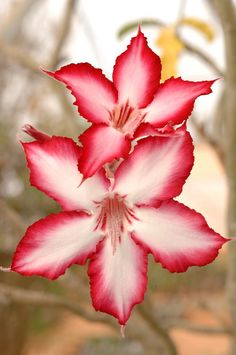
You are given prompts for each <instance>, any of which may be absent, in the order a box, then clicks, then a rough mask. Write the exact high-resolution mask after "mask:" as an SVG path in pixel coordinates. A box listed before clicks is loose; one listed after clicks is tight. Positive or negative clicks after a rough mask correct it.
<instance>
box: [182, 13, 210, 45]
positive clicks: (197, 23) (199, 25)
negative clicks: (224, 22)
mask: <svg viewBox="0 0 236 355" xmlns="http://www.w3.org/2000/svg"><path fill="white" fill-rule="evenodd" d="M180 25H187V26H191V27H193V28H194V29H196V30H198V31H199V32H201V33H202V34H203V35H204V36H205V38H206V39H207V40H208V41H212V40H213V38H214V31H213V28H212V26H210V25H209V24H208V23H206V22H204V21H202V20H199V19H198V18H195V17H185V18H183V19H182V20H180V21H179V23H178V26H180Z"/></svg>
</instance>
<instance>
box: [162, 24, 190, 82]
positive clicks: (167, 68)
mask: <svg viewBox="0 0 236 355" xmlns="http://www.w3.org/2000/svg"><path fill="white" fill-rule="evenodd" d="M156 45H157V46H158V47H159V48H161V50H162V54H161V62H162V74H161V80H162V81H165V80H166V79H168V78H170V77H171V76H176V75H177V63H178V58H179V55H180V53H181V51H182V49H183V48H184V45H183V43H182V42H181V41H180V40H179V39H178V37H177V36H176V29H175V27H174V26H167V27H163V28H162V29H161V31H160V33H159V36H158V38H157V40H156Z"/></svg>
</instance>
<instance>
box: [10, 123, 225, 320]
mask: <svg viewBox="0 0 236 355" xmlns="http://www.w3.org/2000/svg"><path fill="white" fill-rule="evenodd" d="M25 130H26V131H30V133H32V132H33V135H34V136H35V137H37V139H38V140H36V141H33V142H29V143H22V144H23V148H24V150H25V154H26V159H27V162H28V167H29V170H30V181H31V184H32V185H33V186H35V187H36V188H38V189H39V190H41V191H43V192H44V193H46V194H47V195H48V196H49V197H51V198H53V199H54V200H56V201H57V202H58V203H59V204H60V205H61V207H62V211H61V212H59V213H57V214H51V215H49V216H47V217H46V218H43V219H41V220H39V221H37V222H36V223H34V224H32V225H31V226H30V227H29V228H28V229H27V231H26V233H25V235H24V237H23V239H22V240H21V241H20V243H19V244H18V246H17V248H16V251H15V254H14V257H13V261H12V265H11V270H12V271H15V272H18V273H20V274H22V275H39V276H43V277H46V278H48V279H56V278H58V277H59V276H60V275H62V274H64V273H65V271H66V269H67V268H68V267H70V266H71V265H72V264H77V265H83V264H85V262H86V260H87V259H89V266H88V275H89V277H90V286H91V297H92V302H93V306H94V308H95V309H96V310H98V311H102V312H106V313H109V314H111V315H113V316H114V317H116V318H117V319H118V321H119V323H120V324H121V325H122V326H123V325H125V324H126V322H127V320H128V318H129V316H130V313H131V310H132V308H133V306H134V305H135V304H137V303H140V302H142V300H143V298H144V293H145V290H146V285H147V274H146V273H147V263H148V258H147V256H148V253H152V254H153V256H154V258H155V260H156V262H160V263H161V264H162V265H163V267H165V268H167V269H168V270H169V271H171V272H183V271H186V270H187V268H188V267H189V266H192V265H199V266H201V265H205V264H208V263H210V262H211V261H213V260H214V259H215V257H216V256H217V254H218V251H219V249H220V248H221V247H222V245H223V244H224V243H225V242H226V241H227V239H224V238H223V237H221V236H220V235H219V234H217V233H216V232H214V231H213V230H212V229H211V228H209V227H208V225H207V223H206V221H205V219H204V217H203V216H202V215H200V214H199V213H197V212H195V211H194V210H192V209H190V208H188V207H186V206H184V205H183V204H182V203H179V202H177V201H175V200H173V198H174V197H175V196H177V195H179V194H180V192H181V190H182V187H183V184H184V182H185V179H186V178H187V177H188V175H189V173H190V170H191V168H192V165H193V145H192V139H191V137H190V135H189V133H188V132H186V131H182V134H178V135H170V136H163V137H160V136H158V137H148V138H144V139H140V140H139V141H138V143H137V145H136V146H135V147H134V150H133V151H132V153H131V154H129V156H128V157H127V158H126V159H125V160H124V161H123V162H121V164H120V165H119V166H118V168H117V169H116V171H115V172H114V176H113V177H112V178H110V179H108V178H107V177H106V174H105V170H104V169H103V168H102V169H100V170H99V171H97V173H96V174H94V175H93V176H92V177H90V178H88V179H86V180H85V181H84V182H83V183H82V184H81V181H82V180H83V175H82V174H81V173H80V172H79V170H78V167H77V164H78V160H79V158H80V157H81V155H82V154H83V149H82V148H81V147H79V146H77V145H76V143H75V142H74V141H73V140H72V139H70V138H65V137H56V136H53V137H49V136H48V135H45V134H39V133H38V132H37V131H36V130H34V129H32V127H31V128H30V129H29V127H28V128H27V127H26V128H25ZM79 168H80V166H79Z"/></svg>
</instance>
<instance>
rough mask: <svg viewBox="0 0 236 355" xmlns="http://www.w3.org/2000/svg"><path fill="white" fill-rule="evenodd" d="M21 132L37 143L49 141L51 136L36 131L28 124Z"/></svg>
mask: <svg viewBox="0 0 236 355" xmlns="http://www.w3.org/2000/svg"><path fill="white" fill-rule="evenodd" d="M21 130H22V131H23V132H25V133H26V134H28V135H29V136H30V137H33V138H34V139H36V140H37V141H39V142H45V141H47V140H49V139H50V138H51V136H49V135H48V134H46V133H44V132H42V131H39V130H38V129H36V128H35V127H33V126H31V125H30V124H25V125H24V126H23V127H22V128H21Z"/></svg>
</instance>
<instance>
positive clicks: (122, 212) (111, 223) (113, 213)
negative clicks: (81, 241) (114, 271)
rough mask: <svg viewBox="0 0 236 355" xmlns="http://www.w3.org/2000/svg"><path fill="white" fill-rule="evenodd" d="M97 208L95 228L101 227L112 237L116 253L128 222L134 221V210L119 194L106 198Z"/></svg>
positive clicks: (113, 251)
mask: <svg viewBox="0 0 236 355" xmlns="http://www.w3.org/2000/svg"><path fill="white" fill-rule="evenodd" d="M97 208H98V209H99V214H98V217H97V223H96V227H95V230H96V229H97V228H101V229H102V230H103V232H104V234H105V235H106V236H107V237H108V238H110V241H111V246H112V253H113V255H114V254H115V252H116V250H117V246H118V244H119V243H120V242H121V238H122V235H123V232H124V230H125V228H126V225H127V223H128V224H131V222H132V218H133V212H132V210H131V209H130V208H129V207H128V206H127V205H126V202H125V200H124V198H123V197H121V196H119V195H113V196H109V197H107V198H105V199H104V200H103V201H102V202H101V203H100V204H98V206H97Z"/></svg>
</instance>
